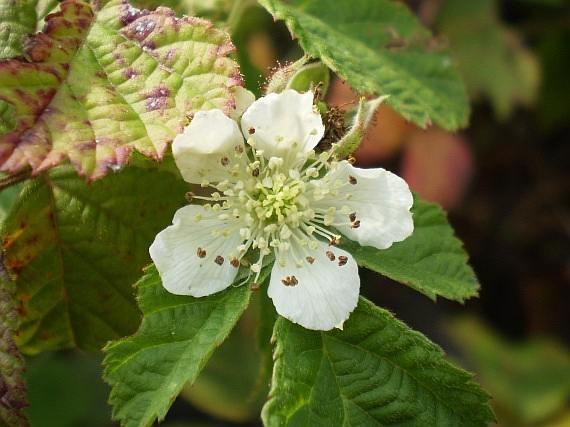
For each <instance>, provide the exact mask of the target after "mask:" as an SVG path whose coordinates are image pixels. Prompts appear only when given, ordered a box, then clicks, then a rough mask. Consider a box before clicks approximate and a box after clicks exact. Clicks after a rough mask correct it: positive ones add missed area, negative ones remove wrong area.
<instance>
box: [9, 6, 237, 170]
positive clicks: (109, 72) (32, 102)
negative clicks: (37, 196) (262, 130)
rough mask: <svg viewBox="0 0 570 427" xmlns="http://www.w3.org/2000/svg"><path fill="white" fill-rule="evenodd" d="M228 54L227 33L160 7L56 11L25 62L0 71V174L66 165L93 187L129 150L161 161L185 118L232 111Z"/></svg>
mask: <svg viewBox="0 0 570 427" xmlns="http://www.w3.org/2000/svg"><path fill="white" fill-rule="evenodd" d="M93 4H94V5H96V4H97V3H96V2H94V3H93ZM233 50H234V47H233V45H232V43H231V41H230V40H229V36H228V35H227V33H225V32H223V31H220V30H218V29H215V28H214V27H213V26H212V24H211V23H209V22H207V21H204V20H202V19H198V18H190V17H183V18H177V17H176V16H175V14H174V12H172V11H171V10H170V9H167V8H158V9H157V10H156V11H152V12H150V11H146V10H139V9H135V8H133V7H132V6H130V5H129V4H128V3H127V2H126V1H124V0H123V1H122V0H112V1H110V2H108V3H106V4H105V5H104V6H103V7H101V8H100V9H97V8H96V7H95V8H94V7H92V6H91V5H90V4H89V3H85V2H82V1H79V0H66V1H64V2H62V3H61V5H60V8H59V11H58V12H57V13H54V14H51V15H49V16H48V17H46V24H45V27H44V31H43V32H42V33H38V34H37V35H35V36H34V37H33V38H30V39H29V40H28V42H27V43H26V49H25V55H26V58H27V60H22V59H12V60H9V61H5V62H1V63H0V101H4V102H7V103H9V104H12V105H13V106H14V108H15V111H16V125H15V127H14V128H13V129H12V130H11V131H10V132H9V133H7V134H5V135H3V136H1V137H0V163H1V170H3V171H6V172H10V173H14V172H16V171H19V170H21V169H23V168H27V167H31V168H32V171H33V172H34V173H38V172H40V171H43V170H46V169H48V168H50V167H52V166H54V165H56V164H58V163H60V162H62V161H64V160H66V159H68V160H70V161H71V163H72V164H73V166H74V167H75V169H77V170H78V171H79V173H80V174H82V175H85V176H87V177H88V178H90V179H96V178H99V177H101V176H103V175H105V174H106V173H107V171H108V170H109V169H113V170H116V169H118V168H120V167H121V166H122V165H124V164H125V163H126V162H127V161H128V159H129V157H130V155H131V153H132V152H133V151H138V152H141V153H142V154H143V155H145V156H147V157H150V158H153V159H160V158H162V156H163V154H164V151H165V149H166V147H167V144H168V143H169V142H170V141H171V140H172V139H173V138H174V136H175V135H176V134H177V133H178V132H180V131H181V130H182V128H183V126H184V125H185V124H186V122H187V120H188V117H189V116H191V115H192V114H193V113H194V112H196V111H198V110H202V109H209V108H214V107H217V108H222V109H225V110H226V111H227V112H230V110H231V109H232V108H235V98H234V95H233V91H234V90H235V88H236V87H238V86H240V85H241V76H240V74H239V69H238V66H237V64H236V63H235V62H234V61H233V60H231V59H229V58H228V54H229V53H231V52H232V51H233Z"/></svg>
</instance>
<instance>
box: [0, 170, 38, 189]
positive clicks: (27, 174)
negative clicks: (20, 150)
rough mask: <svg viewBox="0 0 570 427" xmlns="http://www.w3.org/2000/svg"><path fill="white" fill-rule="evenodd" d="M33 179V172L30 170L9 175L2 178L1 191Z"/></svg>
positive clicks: (0, 182)
mask: <svg viewBox="0 0 570 427" xmlns="http://www.w3.org/2000/svg"><path fill="white" fill-rule="evenodd" d="M31 177H32V172H31V171H30V170H29V169H26V170H23V171H21V172H18V173H16V174H14V175H8V176H5V177H3V178H0V191H2V190H5V189H6V188H8V187H11V186H12V185H15V184H18V183H20V182H22V181H25V180H26V179H28V178H31Z"/></svg>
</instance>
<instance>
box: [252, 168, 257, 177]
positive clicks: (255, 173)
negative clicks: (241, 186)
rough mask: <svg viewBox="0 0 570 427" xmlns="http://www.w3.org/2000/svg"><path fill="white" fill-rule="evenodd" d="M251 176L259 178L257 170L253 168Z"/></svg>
mask: <svg viewBox="0 0 570 427" xmlns="http://www.w3.org/2000/svg"><path fill="white" fill-rule="evenodd" d="M251 175H252V176H259V169H257V168H255V169H254V170H252V171H251Z"/></svg>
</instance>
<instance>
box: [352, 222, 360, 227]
mask: <svg viewBox="0 0 570 427" xmlns="http://www.w3.org/2000/svg"><path fill="white" fill-rule="evenodd" d="M358 227H360V221H354V222H353V223H352V228H358Z"/></svg>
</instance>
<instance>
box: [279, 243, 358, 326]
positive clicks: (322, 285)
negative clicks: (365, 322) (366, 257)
mask: <svg viewBox="0 0 570 427" xmlns="http://www.w3.org/2000/svg"><path fill="white" fill-rule="evenodd" d="M327 252H331V253H332V254H334V260H333V261H331V259H330V258H329V256H327ZM293 253H296V254H297V255H296V256H297V257H298V258H299V257H301V254H300V253H299V251H298V248H297V250H295V249H293V251H292V252H289V253H288V255H289V258H288V259H287V260H286V265H285V266H282V265H281V264H280V263H279V262H278V261H276V262H275V264H274V266H273V270H272V271H271V281H270V283H269V289H268V294H269V297H270V298H271V299H272V300H273V304H274V305H275V308H276V310H277V313H279V314H280V315H281V316H283V317H285V318H287V319H289V320H291V321H292V322H295V323H298V324H299V325H301V326H303V327H305V328H308V329H315V330H322V331H328V330H330V329H332V328H335V327H336V328H341V329H342V324H343V323H344V321H345V320H346V319H348V316H349V315H350V313H351V312H352V311H353V310H354V309H355V307H356V304H357V303H358V294H359V291H360V277H359V276H358V266H357V265H356V261H354V259H353V258H352V256H351V255H350V254H349V253H348V252H346V251H343V250H342V249H339V248H337V247H333V246H329V245H328V244H327V243H323V242H320V241H319V244H318V248H317V249H316V250H315V251H311V254H310V255H311V256H312V257H313V263H312V264H311V263H309V262H307V261H306V260H305V258H304V257H303V258H301V259H303V261H305V262H303V265H302V266H301V267H299V266H297V264H296V263H295V260H294V259H293ZM329 255H330V254H329ZM305 256H306V254H305ZM339 257H340V259H339ZM342 257H346V259H343V258H342ZM331 258H332V256H331ZM344 261H346V264H344V265H339V263H340V264H343V262H344ZM292 277H294V278H295V281H296V282H297V284H296V285H294V286H286V285H285V284H283V280H285V282H287V281H288V278H292Z"/></svg>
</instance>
